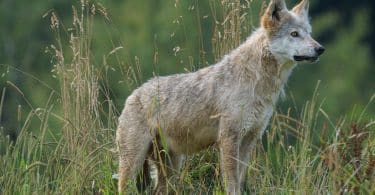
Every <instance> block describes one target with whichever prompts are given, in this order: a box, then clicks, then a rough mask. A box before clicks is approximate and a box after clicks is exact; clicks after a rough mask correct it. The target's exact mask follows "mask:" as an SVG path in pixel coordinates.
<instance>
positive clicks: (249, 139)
mask: <svg viewBox="0 0 375 195" xmlns="http://www.w3.org/2000/svg"><path fill="white" fill-rule="evenodd" d="M258 134H259V129H258V128H253V129H251V130H249V131H248V132H246V134H245V136H244V137H242V138H241V139H242V140H241V144H240V165H239V175H240V177H239V178H240V180H239V181H240V185H241V186H240V187H241V189H244V188H245V179H246V173H247V171H246V170H247V167H248V165H249V161H250V155H251V152H252V150H253V148H254V147H255V144H256V142H257V139H258V137H259V136H258Z"/></svg>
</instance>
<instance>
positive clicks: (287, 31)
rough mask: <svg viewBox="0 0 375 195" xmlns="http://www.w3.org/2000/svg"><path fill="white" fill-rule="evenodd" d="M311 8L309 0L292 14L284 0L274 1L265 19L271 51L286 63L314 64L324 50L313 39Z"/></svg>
mask: <svg viewBox="0 0 375 195" xmlns="http://www.w3.org/2000/svg"><path fill="white" fill-rule="evenodd" d="M308 9H309V2H308V0H302V1H301V3H299V4H298V5H296V6H295V7H294V8H293V9H292V10H291V11H289V10H288V9H287V7H286V4H285V1H284V0H271V1H270V3H269V5H268V7H267V9H266V11H265V13H264V15H263V16H262V20H261V25H262V28H264V29H265V30H266V32H267V34H268V38H269V40H270V43H269V48H270V51H271V53H272V54H273V55H274V56H275V57H276V59H278V60H280V61H282V62H283V63H285V62H290V61H295V62H302V61H306V62H315V61H317V60H318V59H319V56H320V55H321V54H322V53H323V52H324V50H325V49H324V47H323V46H322V45H320V44H319V43H318V42H317V41H315V40H314V39H313V38H312V37H311V25H310V23H309V16H308Z"/></svg>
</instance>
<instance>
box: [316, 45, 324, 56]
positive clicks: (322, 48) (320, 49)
mask: <svg viewBox="0 0 375 195" xmlns="http://www.w3.org/2000/svg"><path fill="white" fill-rule="evenodd" d="M325 50H326V49H325V48H324V47H317V48H315V52H316V53H317V54H318V55H322V54H323V53H324V51H325Z"/></svg>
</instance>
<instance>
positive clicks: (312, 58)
mask: <svg viewBox="0 0 375 195" xmlns="http://www.w3.org/2000/svg"><path fill="white" fill-rule="evenodd" d="M293 58H294V60H295V61H297V62H302V61H309V62H315V61H317V60H318V59H319V57H318V56H293Z"/></svg>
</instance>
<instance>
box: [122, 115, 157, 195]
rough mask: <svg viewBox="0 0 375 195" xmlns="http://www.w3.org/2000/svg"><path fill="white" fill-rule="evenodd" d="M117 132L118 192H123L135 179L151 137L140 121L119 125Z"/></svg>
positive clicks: (145, 126) (146, 127)
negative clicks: (128, 183)
mask: <svg viewBox="0 0 375 195" xmlns="http://www.w3.org/2000/svg"><path fill="white" fill-rule="evenodd" d="M133 119H134V118H133ZM117 131H118V132H117V144H118V149H119V181H118V190H119V192H124V191H125V189H126V185H127V182H129V181H130V180H133V179H135V176H136V174H137V173H138V171H139V170H140V168H141V167H142V165H143V164H144V162H145V160H146V156H147V153H148V151H149V148H150V145H151V141H152V136H151V133H150V131H149V128H148V126H147V125H146V124H144V123H143V122H142V121H141V120H132V121H127V123H126V122H125V123H124V124H120V125H119V129H118V130H117Z"/></svg>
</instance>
